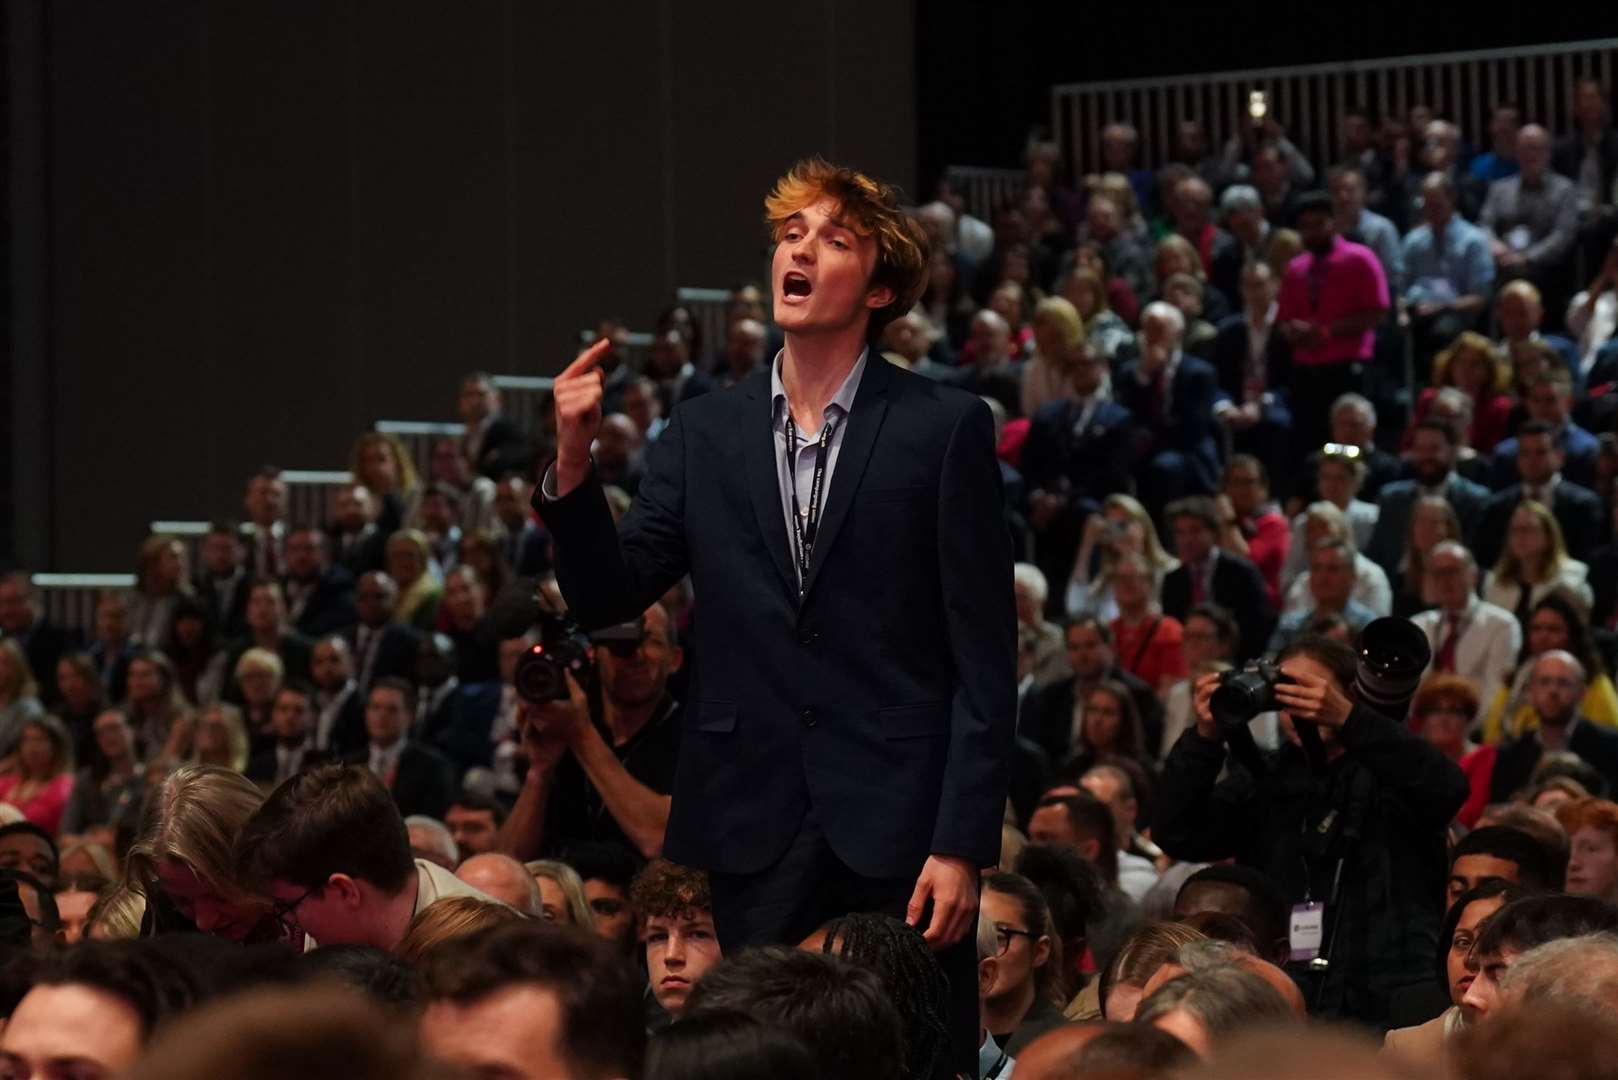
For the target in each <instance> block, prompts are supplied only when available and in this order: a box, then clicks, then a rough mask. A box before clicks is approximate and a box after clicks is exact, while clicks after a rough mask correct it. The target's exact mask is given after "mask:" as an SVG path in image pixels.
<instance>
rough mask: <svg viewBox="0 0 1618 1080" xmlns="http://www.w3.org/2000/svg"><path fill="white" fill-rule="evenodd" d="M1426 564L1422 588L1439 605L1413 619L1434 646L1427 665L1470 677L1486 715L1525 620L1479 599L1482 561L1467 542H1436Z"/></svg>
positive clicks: (1513, 661)
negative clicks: (1521, 622)
mask: <svg viewBox="0 0 1618 1080" xmlns="http://www.w3.org/2000/svg"><path fill="white" fill-rule="evenodd" d="M1423 569H1424V571H1425V573H1426V579H1425V580H1424V582H1423V583H1422V588H1423V591H1424V593H1425V595H1426V596H1427V597H1428V598H1429V599H1430V600H1432V602H1433V603H1435V604H1437V605H1438V606H1437V607H1435V608H1434V609H1433V610H1431V611H1423V612H1421V613H1420V614H1417V615H1412V616H1411V617H1410V621H1411V622H1413V623H1415V624H1416V626H1418V627H1420V628H1421V631H1422V632H1423V633H1425V634H1426V635H1427V642H1428V644H1429V645H1431V646H1432V650H1433V658H1432V662H1431V663H1430V664H1429V665H1428V670H1430V671H1437V672H1442V673H1444V674H1446V675H1461V676H1464V677H1465V678H1468V679H1470V680H1472V685H1473V686H1475V687H1477V690H1478V701H1479V705H1478V716H1477V718H1478V719H1479V720H1482V719H1483V714H1484V712H1486V711H1487V710H1488V708H1489V704H1490V703H1491V702H1492V701H1493V700H1494V692H1495V691H1496V690H1498V689H1499V688H1500V687H1502V686H1504V685H1505V684H1506V683H1507V682H1509V681H1510V679H1511V673H1512V670H1513V669H1514V668H1515V667H1516V666H1517V652H1518V650H1519V649H1521V648H1522V626H1521V625H1520V624H1519V623H1518V622H1517V616H1515V615H1513V614H1512V613H1511V612H1509V611H1507V610H1506V609H1505V608H1503V607H1500V606H1498V605H1496V604H1491V603H1489V602H1488V601H1487V600H1480V599H1478V564H1477V560H1475V559H1474V558H1472V553H1471V552H1470V551H1468V550H1467V549H1466V547H1465V545H1463V544H1460V543H1457V542H1456V541H1454V540H1445V541H1444V542H1443V543H1440V544H1437V545H1435V546H1434V547H1433V549H1432V551H1430V552H1428V554H1427V558H1426V560H1425V566H1424V567H1423Z"/></svg>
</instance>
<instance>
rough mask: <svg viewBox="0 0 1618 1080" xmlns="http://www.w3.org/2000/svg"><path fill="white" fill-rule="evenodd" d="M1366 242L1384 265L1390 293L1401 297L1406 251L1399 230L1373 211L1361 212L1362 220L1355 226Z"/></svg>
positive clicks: (1383, 270)
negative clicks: (1400, 241)
mask: <svg viewBox="0 0 1618 1080" xmlns="http://www.w3.org/2000/svg"><path fill="white" fill-rule="evenodd" d="M1354 228H1355V231H1356V232H1358V233H1359V234H1360V239H1361V240H1363V241H1365V246H1366V247H1368V248H1370V249H1371V250H1372V251H1373V252H1375V253H1376V257H1377V261H1378V262H1380V263H1381V264H1382V273H1383V274H1384V275H1386V277H1387V279H1388V293H1389V295H1392V296H1397V295H1399V293H1400V291H1402V290H1403V289H1404V282H1405V259H1404V250H1403V248H1401V247H1400V244H1399V230H1398V228H1397V227H1396V226H1395V225H1394V224H1393V222H1391V221H1389V220H1388V219H1387V218H1385V217H1383V216H1382V215H1381V214H1378V213H1376V212H1374V211H1371V210H1361V211H1360V220H1359V222H1358V224H1356V225H1355V226H1354Z"/></svg>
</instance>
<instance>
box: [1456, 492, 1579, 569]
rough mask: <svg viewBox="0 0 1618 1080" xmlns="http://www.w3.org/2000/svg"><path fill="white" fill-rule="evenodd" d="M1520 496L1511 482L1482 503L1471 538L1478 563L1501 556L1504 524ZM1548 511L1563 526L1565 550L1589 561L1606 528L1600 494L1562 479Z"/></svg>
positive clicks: (1491, 561) (1509, 520)
mask: <svg viewBox="0 0 1618 1080" xmlns="http://www.w3.org/2000/svg"><path fill="white" fill-rule="evenodd" d="M1522 499H1523V488H1522V485H1521V484H1513V485H1511V486H1510V487H1508V488H1506V489H1505V490H1504V491H1501V492H1498V493H1496V494H1495V496H1494V497H1493V498H1491V499H1490V500H1489V501H1488V502H1487V503H1485V504H1484V506H1483V517H1482V519H1481V520H1479V522H1478V526H1477V531H1476V532H1475V533H1474V534H1473V537H1472V554H1473V555H1475V556H1476V557H1477V560H1478V565H1479V566H1493V565H1494V564H1495V561H1496V560H1497V559H1499V558H1500V552H1501V551H1502V550H1504V548H1505V545H1506V527H1507V526H1508V525H1509V524H1510V523H1511V514H1512V511H1514V510H1516V509H1517V504H1518V503H1520V502H1522ZM1551 514H1552V515H1554V516H1555V518H1556V523H1557V524H1558V525H1560V526H1561V527H1562V542H1563V543H1564V544H1566V545H1567V553H1568V554H1569V555H1571V556H1573V558H1575V559H1578V560H1579V561H1580V562H1589V561H1590V556H1591V555H1592V554H1593V553H1594V552H1595V548H1596V545H1597V544H1599V543H1600V542H1601V539H1602V533H1603V532H1604V531H1605V530H1604V528H1603V522H1604V521H1605V520H1606V517H1607V514H1606V511H1605V510H1604V509H1603V508H1602V506H1601V497H1600V496H1599V495H1597V494H1596V493H1595V492H1593V491H1591V490H1590V489H1589V488H1585V487H1580V486H1579V485H1578V484H1575V483H1573V482H1572V481H1569V480H1563V481H1562V482H1560V483H1559V484H1557V485H1556V492H1555V495H1554V497H1553V498H1552V499H1551Z"/></svg>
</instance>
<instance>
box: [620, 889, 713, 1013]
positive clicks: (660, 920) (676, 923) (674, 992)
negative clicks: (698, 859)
mask: <svg viewBox="0 0 1618 1080" xmlns="http://www.w3.org/2000/svg"><path fill="white" fill-rule="evenodd" d="M630 897H631V902H632V903H633V904H634V907H635V910H636V912H638V913H639V915H640V917H641V919H642V920H643V921H644V924H645V931H644V933H643V937H644V940H645V948H646V971H647V978H648V986H647V993H648V994H650V995H651V996H652V998H653V999H654V1000H655V1001H656V1002H657V1005H658V1007H659V1008H660V1009H662V1010H663V1011H664V1013H666V1014H667V1015H668V1016H671V1017H674V1016H679V1015H680V1013H681V1012H682V1011H683V1010H684V1008H685V1002H686V998H687V997H688V996H689V995H690V993H691V988H692V987H693V986H695V985H696V984H697V982H698V981H699V980H701V978H702V977H703V976H704V975H706V974H707V973H708V971H709V969H710V968H712V967H713V966H714V965H715V964H717V963H718V962H719V960H720V948H719V936H718V934H717V933H716V932H715V931H714V925H713V895H712V893H711V892H710V891H709V888H708V875H707V874H706V873H704V872H703V871H701V870H692V869H689V868H687V867H684V866H676V865H675V864H674V863H671V862H669V861H668V860H666V859H654V860H653V861H652V862H650V863H648V864H647V865H646V868H645V869H644V870H642V871H641V872H640V874H639V875H638V876H637V877H636V878H635V883H634V885H633V886H632V887H631V889H630Z"/></svg>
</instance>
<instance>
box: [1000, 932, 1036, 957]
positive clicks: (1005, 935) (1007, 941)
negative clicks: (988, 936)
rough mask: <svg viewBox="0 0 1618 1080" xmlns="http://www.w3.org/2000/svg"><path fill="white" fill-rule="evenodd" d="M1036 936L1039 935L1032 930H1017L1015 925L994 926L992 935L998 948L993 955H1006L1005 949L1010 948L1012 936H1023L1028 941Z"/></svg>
mask: <svg viewBox="0 0 1618 1080" xmlns="http://www.w3.org/2000/svg"><path fill="white" fill-rule="evenodd" d="M1038 936H1039V935H1038V934H1036V933H1034V932H1033V931H1032V930H1019V929H1017V928H1016V927H1015V926H996V927H995V928H994V937H995V941H996V942H997V943H998V945H999V949H998V951H997V952H996V953H995V955H996V956H1004V955H1006V951H1007V950H1008V949H1010V948H1011V939H1012V938H1017V937H1025V938H1027V939H1028V940H1029V941H1032V940H1034V939H1035V938H1036V937H1038Z"/></svg>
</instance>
